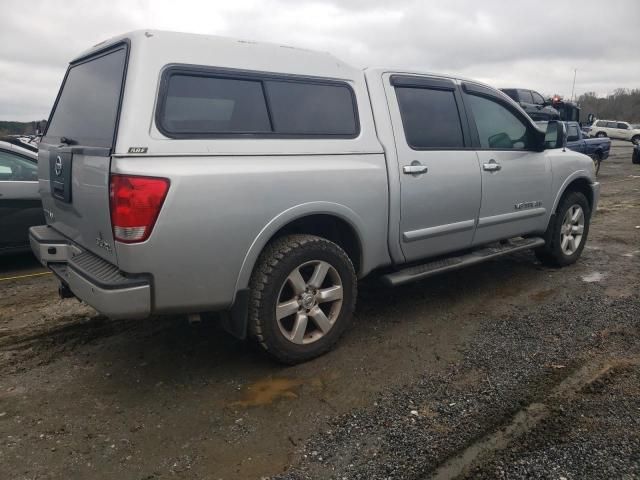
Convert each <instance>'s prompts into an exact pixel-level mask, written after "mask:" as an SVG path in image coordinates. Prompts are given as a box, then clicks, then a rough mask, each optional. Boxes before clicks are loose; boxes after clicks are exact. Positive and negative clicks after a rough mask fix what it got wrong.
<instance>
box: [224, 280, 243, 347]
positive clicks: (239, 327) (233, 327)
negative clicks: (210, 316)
mask: <svg viewBox="0 0 640 480" xmlns="http://www.w3.org/2000/svg"><path fill="white" fill-rule="evenodd" d="M248 318H249V289H248V288H245V289H242V290H238V292H237V293H236V300H235V302H233V306H232V307H231V310H228V311H226V312H221V313H220V326H221V327H222V328H223V329H224V330H225V331H226V332H228V333H230V334H231V335H233V336H234V337H236V338H238V339H240V340H244V339H245V338H247V323H248Z"/></svg>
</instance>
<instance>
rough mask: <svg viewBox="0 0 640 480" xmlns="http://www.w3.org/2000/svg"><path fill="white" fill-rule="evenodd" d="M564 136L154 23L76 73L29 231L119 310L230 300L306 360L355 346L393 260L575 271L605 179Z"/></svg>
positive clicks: (345, 70)
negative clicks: (510, 263) (345, 338)
mask: <svg viewBox="0 0 640 480" xmlns="http://www.w3.org/2000/svg"><path fill="white" fill-rule="evenodd" d="M564 142H565V133H564V127H563V126H562V125H561V124H559V123H557V122H549V124H548V125H547V129H546V132H545V131H542V130H540V129H539V128H538V127H537V126H536V125H535V124H534V123H533V122H532V121H531V119H530V118H529V117H528V116H527V115H526V114H525V113H524V112H523V110H522V109H521V108H520V107H519V106H518V105H517V104H516V103H515V102H513V100H511V99H510V98H509V97H507V96H506V95H504V94H503V93H501V92H499V91H498V90H495V89H493V88H491V87H488V86H486V85H483V84H481V83H478V82H475V81H471V80H465V79H458V78H451V77H446V76H440V75H434V74H430V73H424V72H419V71H405V70H394V69H384V68H376V69H365V70H364V71H363V70H361V69H356V68H353V67H350V66H349V65H346V64H345V63H343V62H341V61H340V60H338V59H336V58H335V57H333V56H331V55H329V54H326V53H317V52H312V51H308V50H302V49H296V48H291V47H285V46H279V45H269V44H260V43H254V42H246V41H238V40H232V39H226V38H219V37H210V36H199V35H188V34H177V33H169V32H160V31H139V32H133V33H129V34H126V35H123V36H120V37H117V38H114V39H111V40H109V41H106V42H103V43H100V44H98V45H96V46H94V47H93V48H91V49H90V50H88V51H86V52H85V53H83V54H82V55H80V56H79V57H78V58H76V59H75V60H73V61H72V62H71V63H70V65H69V68H68V70H67V74H66V76H65V78H64V81H63V84H62V87H61V89H60V92H59V94H58V97H57V99H56V101H55V104H54V107H53V110H52V112H51V116H50V118H49V122H48V128H47V131H46V133H45V136H44V138H43V140H42V142H41V143H40V152H39V160H38V162H39V166H38V168H39V172H38V176H39V183H40V191H41V195H42V199H43V205H44V209H45V217H46V221H47V225H44V226H38V227H33V228H32V229H31V231H30V241H31V246H32V249H33V251H34V252H35V254H36V256H37V257H38V258H39V259H40V261H41V262H42V263H43V264H45V265H46V266H48V267H49V268H50V269H51V270H52V271H53V272H54V273H55V274H56V275H57V276H58V277H59V278H60V280H61V293H62V294H63V295H75V296H76V297H78V298H79V299H82V300H83V301H85V302H87V303H88V304H90V305H92V306H93V307H95V308H96V309H97V310H98V311H100V312H102V313H103V314H105V315H108V316H111V317H130V318H135V317H145V316H148V315H151V314H154V315H155V314H187V315H190V316H192V317H196V318H197V317H199V316H201V315H203V314H208V313H210V312H221V314H220V317H221V322H222V324H223V325H224V326H225V328H226V329H227V330H228V331H230V332H231V333H233V334H234V335H236V336H237V337H240V338H244V337H246V336H250V337H253V338H254V339H255V340H257V342H258V343H259V344H260V345H262V347H264V349H265V350H266V351H267V352H268V353H269V354H270V355H272V356H273V357H275V358H276V359H278V360H280V361H282V362H286V363H296V362H301V361H305V360H308V359H310V358H313V357H315V356H317V355H320V354H322V353H323V352H325V351H327V350H328V349H329V348H330V347H331V346H332V345H333V344H334V343H335V342H336V340H337V339H338V337H339V336H340V335H341V334H342V333H343V332H344V331H345V329H346V328H347V327H348V325H349V322H350V320H351V317H352V313H353V310H354V308H355V302H356V291H357V280H358V279H360V278H362V277H364V276H366V275H368V274H371V273H372V272H375V274H376V275H378V276H379V278H381V279H382V280H383V281H384V282H386V283H387V284H388V285H390V286H393V285H400V284H402V283H405V282H410V281H413V280H419V279H423V278H425V277H428V276H430V275H434V274H437V273H440V272H445V271H448V270H452V269H456V268H460V267H464V266H467V265H472V264H476V263H478V262H482V261H485V260H489V259H492V258H496V257H497V256H500V255H505V254H508V253H511V252H515V251H519V250H523V249H534V250H535V252H536V254H537V256H538V258H539V259H540V260H542V261H543V262H545V263H548V264H553V265H557V266H562V265H567V264H570V263H573V262H575V261H576V260H577V259H578V257H579V256H580V254H581V252H582V249H583V247H584V245H585V242H586V240H587V234H588V231H589V221H590V218H591V214H592V212H594V211H595V209H596V203H597V201H598V195H599V186H598V183H597V182H596V180H595V175H594V172H593V162H592V161H591V160H590V159H589V158H588V157H587V156H585V155H582V154H580V153H576V152H571V151H569V150H566V149H565V148H564Z"/></svg>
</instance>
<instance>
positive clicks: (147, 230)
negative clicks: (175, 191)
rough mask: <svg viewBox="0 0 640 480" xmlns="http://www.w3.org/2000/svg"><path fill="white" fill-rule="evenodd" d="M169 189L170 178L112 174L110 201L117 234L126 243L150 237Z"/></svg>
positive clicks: (115, 234) (112, 223)
mask: <svg viewBox="0 0 640 480" xmlns="http://www.w3.org/2000/svg"><path fill="white" fill-rule="evenodd" d="M167 191H169V180H168V179H167V178H157V177H138V176H132V175H111V185H110V189H109V203H110V207H111V226H112V228H113V237H114V238H115V239H116V240H118V241H119V242H125V243H136V242H143V241H145V240H146V239H147V238H149V235H151V231H152V230H153V226H154V225H155V223H156V220H157V218H158V214H159V213H160V209H161V208H162V203H163V202H164V199H165V197H166V196H167Z"/></svg>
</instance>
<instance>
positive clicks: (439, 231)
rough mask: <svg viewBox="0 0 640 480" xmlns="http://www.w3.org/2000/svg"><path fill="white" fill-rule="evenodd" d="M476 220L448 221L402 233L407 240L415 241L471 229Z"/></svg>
mask: <svg viewBox="0 0 640 480" xmlns="http://www.w3.org/2000/svg"><path fill="white" fill-rule="evenodd" d="M475 224H476V221H475V220H463V221H462V222H455V223H448V224H446V225H438V226H436V227H428V228H421V229H420V230H411V231H409V232H404V233H403V234H402V239H403V240H404V241H405V242H415V241H416V240H424V239H425V238H430V237H437V236H440V235H447V234H449V233H458V232H464V231H466V230H471V229H473V227H474V226H475Z"/></svg>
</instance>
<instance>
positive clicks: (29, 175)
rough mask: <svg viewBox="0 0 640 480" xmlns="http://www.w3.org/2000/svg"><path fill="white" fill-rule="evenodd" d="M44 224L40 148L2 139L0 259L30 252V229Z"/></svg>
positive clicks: (0, 153) (0, 140) (0, 155)
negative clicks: (11, 254)
mask: <svg viewBox="0 0 640 480" xmlns="http://www.w3.org/2000/svg"><path fill="white" fill-rule="evenodd" d="M43 223H44V213H43V210H42V201H41V200H40V195H39V193H38V150H37V147H35V146H34V145H31V144H28V143H25V142H23V141H21V140H19V139H16V138H1V139H0V255H3V254H9V253H15V252H22V251H29V235H28V232H29V227H31V226H33V225H42V224H43Z"/></svg>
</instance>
